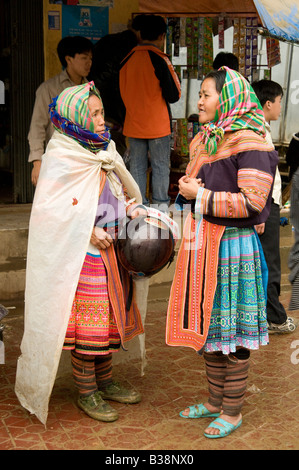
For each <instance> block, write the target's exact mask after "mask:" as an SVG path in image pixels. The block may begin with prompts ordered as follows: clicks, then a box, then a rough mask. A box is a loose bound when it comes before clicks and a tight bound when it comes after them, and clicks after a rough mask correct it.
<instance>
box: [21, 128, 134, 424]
mask: <svg viewBox="0 0 299 470" xmlns="http://www.w3.org/2000/svg"><path fill="white" fill-rule="evenodd" d="M105 165H108V167H106V168H105ZM114 166H115V168H114V171H115V173H116V174H117V175H118V177H119V178H120V179H121V181H122V183H123V184H124V186H125V187H126V189H127V191H128V194H129V196H130V197H131V198H136V202H137V203H140V202H141V195H140V191H139V188H138V186H137V184H136V182H135V181H134V180H133V178H132V177H131V175H130V173H129V172H128V171H127V169H126V167H125V165H124V163H123V160H122V158H121V157H120V155H119V154H118V153H117V151H116V149H115V144H114V142H111V143H110V144H109V146H108V148H107V151H100V152H98V153H97V154H93V153H91V152H90V151H88V150H87V149H85V148H83V147H82V146H81V145H79V144H78V143H77V142H76V141H75V140H73V139H72V138H70V137H68V136H65V135H62V134H60V133H59V132H57V131H55V132H54V134H53V137H52V139H51V140H50V142H49V144H48V146H47V149H46V153H45V154H44V156H43V160H42V166H41V172H40V176H39V180H38V184H37V187H36V192H35V196H34V201H33V205H32V212H31V217H30V224H29V238H28V252H27V268H26V286H25V329H24V336H23V339H22V343H21V356H20V357H19V359H18V364H17V375H16V386H15V392H16V394H17V397H18V399H19V400H20V403H21V404H22V406H23V407H24V408H26V409H27V410H29V411H30V412H31V413H34V414H35V415H36V416H37V417H38V419H39V420H40V421H41V422H42V423H43V424H45V423H46V420H47V415H48V403H49V399H50V396H51V392H52V388H53V385H54V381H55V377H56V372H57V368H58V365H59V360H60V356H61V351H62V347H63V343H64V338H65V333H66V329H67V325H68V321H69V316H70V312H71V307H72V303H73V299H74V295H75V291H76V288H77V284H78V280H79V275H80V271H81V267H82V265H83V262H84V258H85V255H86V252H87V248H88V245H89V241H90V237H91V233H92V230H93V226H94V221H95V216H96V210H97V203H98V198H99V186H100V174H101V168H102V169H107V170H108V174H107V179H108V181H109V183H110V184H111V185H112V186H113V182H112V180H111V178H109V171H110V170H111V171H112V170H113V167H114ZM112 179H113V178H112Z"/></svg>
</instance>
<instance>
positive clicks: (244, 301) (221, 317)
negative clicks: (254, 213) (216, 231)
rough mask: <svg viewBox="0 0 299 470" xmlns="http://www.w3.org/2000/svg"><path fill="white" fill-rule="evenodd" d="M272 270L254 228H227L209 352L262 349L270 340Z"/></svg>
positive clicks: (218, 277) (221, 256) (207, 346)
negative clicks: (269, 287) (268, 300)
mask: <svg viewBox="0 0 299 470" xmlns="http://www.w3.org/2000/svg"><path fill="white" fill-rule="evenodd" d="M267 282H268V269H267V265H266V262H265V258H264V254H263V251H262V247H261V244H260V241H259V238H258V235H257V234H256V232H255V230H253V228H236V227H227V228H226V230H225V232H224V234H223V237H222V239H221V243H220V248H219V265H218V273H217V287H216V293H215V298H214V304H213V311H212V315H211V323H210V327H209V333H208V337H207V341H206V344H205V351H207V352H212V351H222V352H223V354H229V353H230V352H235V351H236V347H237V346H242V347H245V348H248V349H258V348H259V346H260V345H266V344H268V342H269V337H268V329H267V312H266V304H267Z"/></svg>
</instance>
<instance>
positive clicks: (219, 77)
mask: <svg viewBox="0 0 299 470" xmlns="http://www.w3.org/2000/svg"><path fill="white" fill-rule="evenodd" d="M225 77H226V70H213V71H212V72H209V73H208V75H206V76H205V78H204V79H205V80H206V79H207V78H212V79H213V80H214V81H215V84H216V90H217V92H218V93H219V94H220V93H221V90H222V88H223V85H224V82H225Z"/></svg>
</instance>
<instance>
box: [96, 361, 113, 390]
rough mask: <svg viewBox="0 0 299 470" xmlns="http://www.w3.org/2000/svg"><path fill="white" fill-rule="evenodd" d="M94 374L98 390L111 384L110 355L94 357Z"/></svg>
mask: <svg viewBox="0 0 299 470" xmlns="http://www.w3.org/2000/svg"><path fill="white" fill-rule="evenodd" d="M95 374H96V381H97V385H98V387H99V389H103V388H106V387H107V386H108V385H110V384H111V383H112V353H110V354H105V355H103V356H102V355H101V356H96V357H95Z"/></svg>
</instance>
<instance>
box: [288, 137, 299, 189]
mask: <svg viewBox="0 0 299 470" xmlns="http://www.w3.org/2000/svg"><path fill="white" fill-rule="evenodd" d="M286 161H287V164H288V165H289V167H290V170H289V181H291V180H292V177H293V174H294V173H295V171H296V170H297V168H298V166H299V132H297V133H296V134H293V137H292V140H291V142H290V145H289V148H288V150H287V153H286Z"/></svg>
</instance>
